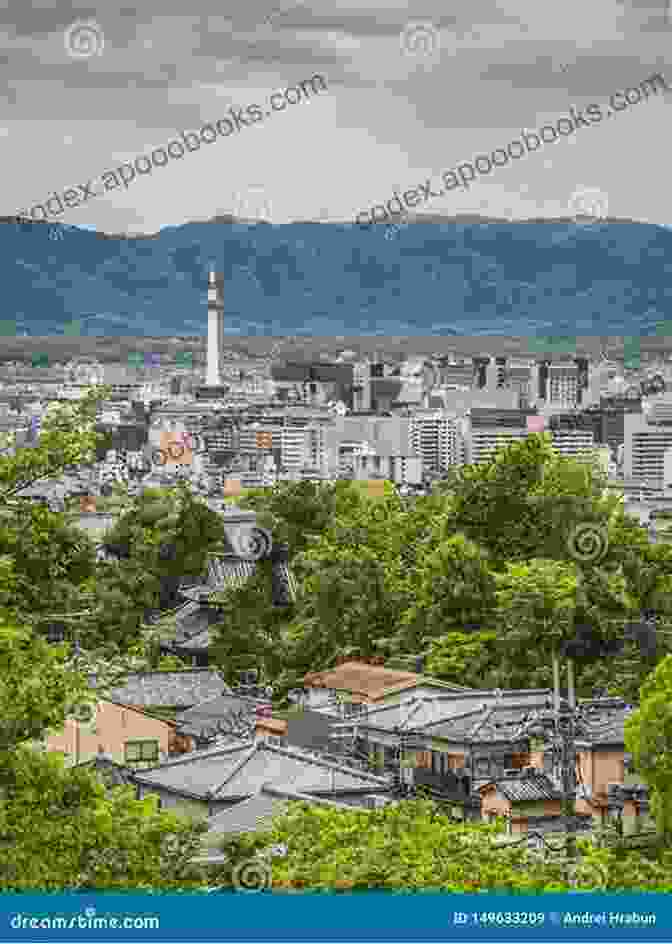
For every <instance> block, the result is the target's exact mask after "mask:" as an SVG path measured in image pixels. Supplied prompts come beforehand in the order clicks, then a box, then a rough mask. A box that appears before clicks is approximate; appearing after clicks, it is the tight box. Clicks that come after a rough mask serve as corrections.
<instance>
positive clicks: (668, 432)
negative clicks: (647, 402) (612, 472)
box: [623, 413, 672, 487]
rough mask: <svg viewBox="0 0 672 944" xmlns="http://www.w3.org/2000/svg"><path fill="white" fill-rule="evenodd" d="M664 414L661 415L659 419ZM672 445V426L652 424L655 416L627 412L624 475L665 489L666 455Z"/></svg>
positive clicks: (625, 419)
mask: <svg viewBox="0 0 672 944" xmlns="http://www.w3.org/2000/svg"><path fill="white" fill-rule="evenodd" d="M659 415H660V414H658V416H659ZM670 446H672V425H671V424H666V423H660V422H658V423H656V422H653V421H652V415H651V414H649V419H648V421H647V416H646V415H643V414H640V413H626V414H625V417H624V443H623V475H624V476H625V478H626V479H638V480H640V481H643V480H647V481H651V482H657V483H659V485H660V487H662V484H663V480H664V477H665V471H664V456H665V452H666V450H667V449H668V448H669V447H670Z"/></svg>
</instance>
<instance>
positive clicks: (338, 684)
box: [303, 662, 423, 701]
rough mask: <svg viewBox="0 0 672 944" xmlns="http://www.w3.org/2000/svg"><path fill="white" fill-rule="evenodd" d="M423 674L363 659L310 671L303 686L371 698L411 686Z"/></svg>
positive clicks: (418, 680) (416, 683) (412, 686)
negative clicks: (363, 660) (370, 663)
mask: <svg viewBox="0 0 672 944" xmlns="http://www.w3.org/2000/svg"><path fill="white" fill-rule="evenodd" d="M421 681H423V676H421V675H418V674H416V673H415V672H402V671H399V670H398V669H386V668H385V667H384V666H382V665H369V664H368V663H366V662H344V663H343V664H342V665H337V666H336V667H335V668H333V669H327V670H326V671H325V672H309V673H308V674H307V675H306V676H305V677H304V680H303V683H304V685H305V687H306V688H328V689H332V690H335V691H341V692H351V693H352V694H353V695H359V696H360V697H362V698H366V699H367V700H370V701H375V700H376V699H379V698H383V697H384V696H385V695H388V694H391V693H392V692H399V691H404V689H407V688H414V687H415V686H416V685H418V684H419V683H420V682H421Z"/></svg>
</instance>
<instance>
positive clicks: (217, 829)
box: [208, 784, 352, 838]
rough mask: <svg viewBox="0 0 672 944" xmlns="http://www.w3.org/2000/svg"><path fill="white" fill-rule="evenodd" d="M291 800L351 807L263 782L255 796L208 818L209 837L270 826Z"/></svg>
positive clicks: (253, 830)
mask: <svg viewBox="0 0 672 944" xmlns="http://www.w3.org/2000/svg"><path fill="white" fill-rule="evenodd" d="M292 800H293V801H302V802H303V803H310V804H312V805H317V806H330V807H333V808H335V809H339V810H351V809H352V807H350V806H348V805H347V804H345V803H335V802H334V801H333V800H326V799H323V798H322V797H315V796H311V794H309V793H297V792H296V791H295V790H290V789H288V788H286V787H274V786H273V785H272V784H264V785H263V786H262V788H261V790H260V792H259V793H257V794H256V795H255V796H251V797H250V798H249V799H248V800H243V801H242V802H241V803H236V805H235V806H232V807H231V808H230V809H228V810H222V812H221V813H217V814H216V815H215V816H212V817H211V818H210V819H209V820H208V838H210V836H211V834H222V835H235V834H238V833H246V832H256V831H257V830H262V829H264V828H268V827H269V826H270V824H271V822H272V820H273V818H274V817H276V816H279V815H281V814H282V813H284V812H285V810H286V809H287V807H288V806H289V803H290V802H291V801H292Z"/></svg>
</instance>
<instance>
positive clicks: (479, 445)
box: [465, 409, 537, 464]
mask: <svg viewBox="0 0 672 944" xmlns="http://www.w3.org/2000/svg"><path fill="white" fill-rule="evenodd" d="M536 415H537V413H536V411H533V410H511V409H509V410H507V409H472V410H471V413H470V417H469V429H468V433H467V448H466V457H465V458H466V461H467V462H469V463H471V464H476V463H478V462H484V461H486V460H488V459H491V458H492V456H493V455H494V453H495V452H496V451H497V450H498V449H499V448H501V447H503V446H506V445H508V444H509V443H511V442H513V441H514V440H518V439H525V438H526V437H527V436H528V434H529V433H528V428H527V417H528V416H536Z"/></svg>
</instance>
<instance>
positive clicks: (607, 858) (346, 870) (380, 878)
mask: <svg viewBox="0 0 672 944" xmlns="http://www.w3.org/2000/svg"><path fill="white" fill-rule="evenodd" d="M502 838H503V837H502V835H501V826H500V825H490V824H488V825H485V824H481V823H457V822H455V821H454V820H451V819H450V818H449V817H448V816H446V815H445V813H444V812H442V811H441V809H440V808H439V807H438V806H437V805H436V804H434V803H432V802H430V801H428V800H409V801H403V802H401V803H398V804H394V805H390V806H388V807H384V808H382V809H380V810H375V811H371V810H361V809H352V810H338V809H333V808H328V807H315V806H309V805H305V804H302V803H294V804H292V805H291V807H290V808H289V810H288V811H287V812H286V813H285V814H284V815H282V816H280V817H277V818H276V819H275V820H274V821H273V823H272V824H271V826H270V828H269V829H268V830H267V831H265V832H259V833H256V834H254V833H253V834H246V835H242V836H238V837H235V838H231V839H228V840H226V841H225V842H224V843H222V846H221V848H222V851H223V852H224V853H225V854H227V855H228V857H229V859H230V863H231V865H232V866H233V870H235V868H236V865H237V864H238V863H240V862H241V861H243V860H249V858H250V857H251V856H253V855H256V856H259V857H260V858H261V860H262V861H264V859H265V861H266V862H267V868H268V873H269V875H270V879H271V884H272V887H273V889H274V890H278V891H282V890H285V889H292V890H294V889H295V890H304V889H305V890H308V889H314V890H327V889H328V890H330V891H334V890H337V891H359V890H362V891H363V890H367V889H380V890H383V889H385V890H391V891H392V890H395V891H402V890H409V889H410V890H412V891H413V890H417V891H420V890H432V891H444V892H454V893H463V892H479V891H500V892H517V893H525V894H534V893H538V892H552V891H567V890H569V889H570V888H576V889H579V890H584V891H588V890H591V889H592V890H597V889H600V890H602V889H603V888H606V889H608V890H610V891H615V890H628V889H632V890H635V889H638V888H640V887H646V888H647V889H649V890H659V891H663V890H670V889H672V853H670V852H669V851H668V852H667V853H662V854H661V855H660V856H653V857H651V858H650V859H647V858H645V857H644V856H642V855H640V854H628V853H627V852H625V853H623V852H621V853H615V852H610V851H608V850H600V849H597V848H595V847H593V846H592V845H591V844H590V843H589V842H586V841H580V847H581V859H580V860H579V863H578V865H573V866H572V868H571V871H570V870H569V869H568V864H567V863H565V862H564V861H562V860H560V861H558V860H550V859H543V858H540V857H539V856H538V855H535V854H533V853H531V852H528V850H527V849H525V847H524V846H522V845H521V844H520V843H518V844H516V845H507V844H503V843H502V841H501V840H502ZM277 845H283V846H284V847H285V848H286V855H284V856H279V857H271V854H270V850H271V849H272V847H273V846H277ZM231 871H232V869H231V868H229V869H227V870H223V872H222V879H223V884H225V885H226V884H228V883H229V882H230V878H229V876H230V874H231Z"/></svg>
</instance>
